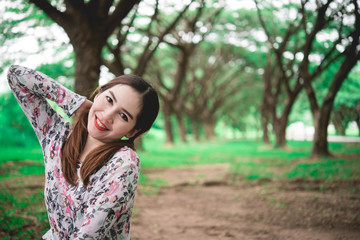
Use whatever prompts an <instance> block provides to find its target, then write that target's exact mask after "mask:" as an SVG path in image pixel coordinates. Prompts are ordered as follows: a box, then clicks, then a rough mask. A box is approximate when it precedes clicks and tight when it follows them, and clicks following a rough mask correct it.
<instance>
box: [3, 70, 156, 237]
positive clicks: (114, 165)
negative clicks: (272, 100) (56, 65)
mask: <svg viewBox="0 0 360 240" xmlns="http://www.w3.org/2000/svg"><path fill="white" fill-rule="evenodd" d="M8 81H9V85H10V88H11V90H12V91H13V93H14V95H15V97H16V98H17V100H18V102H19V104H20V106H21V107H22V109H23V111H24V113H25V114H26V116H27V117H28V119H29V121H30V122H31V124H32V126H33V128H34V130H35V133H36V135H37V137H38V139H39V141H40V145H41V147H42V150H43V155H44V162H45V190H44V194H45V203H46V207H47V212H48V218H49V222H50V230H49V231H48V232H47V233H46V234H45V235H44V236H43V238H44V239H130V217H131V213H132V209H133V204H134V197H135V192H136V188H137V182H138V176H139V168H140V160H139V156H138V155H137V154H136V153H135V152H134V140H135V139H136V138H137V137H138V136H140V135H141V134H142V133H144V132H146V131H147V130H149V129H150V128H151V126H152V124H153V122H154V121H155V118H156V117H157V114H158V112H159V100H158V96H157V93H156V91H155V90H154V89H153V88H152V87H151V85H150V84H148V83H147V82H146V81H144V80H143V79H142V78H140V77H138V76H134V75H123V76H120V77H117V78H115V79H114V80H112V81H111V82H109V83H107V84H105V85H103V86H102V87H100V88H99V89H98V90H97V91H96V92H95V94H96V96H95V98H94V102H93V103H92V102H90V101H89V100H86V98H85V97H83V96H80V95H78V94H76V93H74V92H71V91H70V90H68V89H66V88H65V87H63V86H61V85H60V84H59V83H57V82H55V81H54V80H53V79H51V78H50V77H48V76H46V75H44V74H43V73H40V72H37V71H35V70H31V69H28V68H25V67H20V66H11V67H10V70H9V73H8ZM47 100H51V101H54V102H55V103H56V104H57V105H58V106H59V107H60V108H62V109H63V110H64V112H65V113H66V114H67V115H68V116H69V117H70V116H72V115H73V114H74V113H75V115H76V119H77V120H76V124H75V125H74V127H72V125H71V124H70V123H69V122H67V121H66V120H65V119H64V118H63V117H62V116H61V115H60V114H59V113H57V112H56V111H55V110H54V109H53V108H52V107H51V106H50V105H49V103H48V102H47ZM124 138H125V139H124Z"/></svg>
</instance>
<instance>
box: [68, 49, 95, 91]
mask: <svg viewBox="0 0 360 240" xmlns="http://www.w3.org/2000/svg"><path fill="white" fill-rule="evenodd" d="M73 46H74V51H75V55H76V64H75V79H76V81H75V92H77V93H79V94H80V95H83V96H86V97H89V96H90V95H91V93H92V92H93V91H94V90H95V89H96V88H97V87H98V85H99V76H100V66H101V46H99V45H98V44H94V43H82V44H79V45H75V44H73ZM84 49H86V51H84Z"/></svg>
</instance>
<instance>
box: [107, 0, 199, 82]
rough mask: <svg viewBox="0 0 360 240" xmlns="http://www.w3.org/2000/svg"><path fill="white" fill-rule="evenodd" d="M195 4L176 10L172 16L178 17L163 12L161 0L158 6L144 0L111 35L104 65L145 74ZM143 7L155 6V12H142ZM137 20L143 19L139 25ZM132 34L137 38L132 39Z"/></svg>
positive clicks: (119, 70)
mask: <svg viewBox="0 0 360 240" xmlns="http://www.w3.org/2000/svg"><path fill="white" fill-rule="evenodd" d="M192 3H193V1H191V2H190V3H189V4H187V5H185V6H184V8H183V10H182V11H176V10H175V9H174V13H172V14H171V15H175V16H174V17H172V16H168V15H166V14H162V9H160V7H159V0H156V1H155V5H154V6H152V5H149V4H147V2H146V1H143V2H141V3H140V6H138V7H137V8H136V9H135V10H134V11H133V13H131V14H129V16H128V17H127V19H125V20H124V21H123V22H122V23H121V24H120V26H119V27H118V28H117V29H116V30H115V32H114V34H113V35H112V36H111V37H110V38H109V40H108V42H107V44H106V48H107V54H105V56H104V57H103V64H104V65H105V66H106V67H108V68H109V70H110V71H111V72H112V73H114V74H115V75H121V74H124V72H125V69H129V70H131V72H132V73H133V74H135V75H138V76H142V75H143V74H144V73H145V72H146V68H147V66H148V64H149V63H150V60H151V58H152V57H153V56H154V53H155V51H156V50H157V48H158V47H159V46H160V44H161V43H163V42H164V38H165V36H166V35H167V34H169V32H170V31H171V30H172V29H173V28H175V26H176V25H177V23H178V22H179V21H180V20H181V18H182V17H183V16H184V14H185V12H186V11H187V10H188V8H189V7H190V5H191V4H192ZM141 4H147V5H146V6H142V5H141ZM141 7H144V8H146V9H152V10H153V11H152V15H149V14H148V13H139V9H141ZM171 18H172V19H171ZM169 19H171V20H170V21H169ZM136 20H141V21H140V23H137V24H136ZM142 22H148V23H146V24H144V23H142ZM138 35H141V40H140V41H139V40H138V37H136V36H138ZM132 36H133V38H136V40H131V37H132Z"/></svg>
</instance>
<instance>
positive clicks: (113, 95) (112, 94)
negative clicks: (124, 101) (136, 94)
mask: <svg viewBox="0 0 360 240" xmlns="http://www.w3.org/2000/svg"><path fill="white" fill-rule="evenodd" d="M109 92H110V94H111V96H112V97H113V99H114V100H115V102H117V100H116V97H115V94H114V93H113V92H112V91H111V90H109Z"/></svg>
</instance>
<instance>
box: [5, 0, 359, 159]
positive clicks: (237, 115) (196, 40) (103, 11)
mask: <svg viewBox="0 0 360 240" xmlns="http://www.w3.org/2000/svg"><path fill="white" fill-rule="evenodd" d="M20 3H21V4H20ZM235 3H242V1H228V2H227V1H211V0H191V1H177V2H175V1H174V2H173V1H160V0H143V1H135V0H118V1H113V0H89V1H84V0H71V1H70V0H69V1H68V0H65V1H48V0H29V1H20V0H19V3H18V4H17V5H13V6H8V8H7V10H8V11H12V12H13V13H14V14H17V15H18V16H21V17H18V18H15V17H14V18H10V19H9V20H6V21H4V22H3V23H2V24H1V26H2V30H3V33H2V35H3V37H5V38H6V39H15V38H17V37H18V35H20V36H21V32H19V31H17V30H16V27H17V26H19V25H21V24H23V23H24V22H31V23H32V25H29V26H30V27H31V28H35V26H36V25H44V26H49V25H51V24H52V21H54V22H55V23H56V24H58V25H59V26H61V27H62V28H63V29H64V31H65V32H66V34H67V36H68V37H69V42H70V44H71V46H72V48H73V52H74V55H72V56H70V59H74V60H75V70H74V73H73V74H74V76H75V84H74V88H75V91H76V92H78V93H80V94H83V95H89V93H90V92H91V90H92V89H94V88H95V87H96V86H97V85H98V80H99V76H100V69H101V67H102V66H106V67H107V68H108V69H109V71H110V72H111V73H113V74H114V75H120V74H124V73H133V74H137V75H141V76H144V77H145V78H146V79H149V80H150V81H151V82H152V83H153V84H154V85H155V86H156V88H157V89H158V90H159V94H160V97H161V100H162V101H161V103H162V119H163V128H164V130H165V132H166V142H167V143H168V144H172V143H174V141H175V139H174V127H175V126H177V129H178V133H179V136H180V139H181V140H182V141H187V137H188V135H189V133H191V134H192V135H193V136H194V138H195V139H197V140H200V138H201V132H203V134H204V136H205V138H206V139H212V138H214V137H215V131H214V129H215V126H216V124H217V123H219V122H220V121H221V122H223V123H225V124H227V125H228V126H231V127H233V128H234V129H239V130H241V131H245V130H246V127H247V126H249V125H251V124H253V125H254V126H256V127H258V128H261V126H262V132H263V141H264V142H265V143H269V142H270V135H271V134H273V135H274V136H275V144H276V145H278V146H280V147H283V146H285V144H286V139H285V136H286V127H287V126H288V125H289V117H290V116H291V114H292V109H293V106H294V104H296V103H297V104H299V102H297V101H298V98H299V96H300V95H301V93H302V92H304V93H305V94H306V96H307V98H308V100H307V101H306V102H307V103H308V105H309V106H310V110H311V113H312V117H313V125H314V127H315V134H314V142H313V149H312V156H321V155H328V154H330V153H329V151H328V148H327V127H328V125H329V123H330V121H332V122H333V123H334V125H335V127H336V129H337V131H339V133H343V132H344V129H345V127H346V125H347V124H348V123H349V122H351V121H357V122H358V123H359V114H360V109H359V108H360V105H359V104H360V96H359V92H360V91H359V90H360V80H359V77H358V74H351V73H352V72H354V71H356V64H357V63H358V60H359V58H360V53H359V50H360V43H359V37H360V11H359V6H358V2H357V1H356V0H344V1H340V0H337V1H336V0H328V1H317V0H302V1H300V2H299V1H290V2H289V1H286V3H283V4H279V2H276V4H275V3H273V1H257V0H255V1H253V2H251V1H248V3H249V4H248V6H243V7H242V8H234V7H233V5H234V4H235ZM19 4H20V5H19ZM19 6H22V8H20V10H19ZM34 6H36V7H37V8H34ZM21 9H22V10H21ZM39 9H40V10H39ZM44 13H45V14H46V15H44ZM14 16H15V15H14ZM48 17H49V18H48ZM34 20H35V23H34ZM45 40H46V39H45ZM45 40H44V41H45ZM3 43H4V44H5V45H6V41H4V42H3ZM64 61H69V58H67V59H64ZM4 63H6V64H8V61H7V62H5V61H4ZM4 63H3V67H4ZM357 71H358V70H357ZM349 74H350V76H349ZM52 76H53V75H52ZM342 86H344V87H345V88H347V89H349V91H343V90H342V91H340V90H341V89H342ZM339 91H340V92H341V94H339V95H338V96H337V93H338V92H339ZM299 114H301V113H299ZM331 114H332V118H331ZM251 116H252V117H253V118H251V119H250V120H249V118H250V117H251ZM254 119H255V120H254ZM256 119H257V120H256ZM175 120H176V121H175ZM254 121H255V123H254ZM175 123H176V125H174V124H175ZM200 131H201V132H200ZM359 132H360V130H359Z"/></svg>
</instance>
